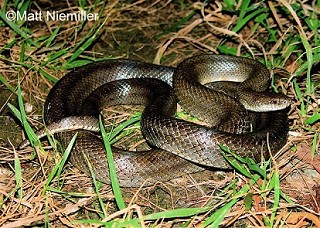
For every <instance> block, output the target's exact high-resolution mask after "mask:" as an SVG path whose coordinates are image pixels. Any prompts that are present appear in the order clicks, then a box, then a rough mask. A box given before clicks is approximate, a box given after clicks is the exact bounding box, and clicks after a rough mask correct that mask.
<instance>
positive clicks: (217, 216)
mask: <svg viewBox="0 0 320 228" xmlns="http://www.w3.org/2000/svg"><path fill="white" fill-rule="evenodd" d="M249 190H250V187H249V185H248V184H246V185H245V186H243V187H242V188H241V189H240V190H239V192H238V193H237V194H236V195H235V196H234V199H232V200H231V201H230V202H228V203H227V204H225V205H224V206H223V207H221V208H219V209H218V210H217V211H216V212H215V213H213V214H212V215H211V216H210V217H209V218H207V219H206V220H205V221H204V223H203V224H202V226H203V227H206V226H210V227H219V225H220V224H221V222H222V220H223V219H224V218H225V216H226V215H227V213H228V212H229V211H230V210H231V208H232V206H233V205H234V204H235V203H236V202H238V201H239V200H240V198H241V197H243V196H244V195H245V194H246V193H247V192H248V191H249Z"/></svg>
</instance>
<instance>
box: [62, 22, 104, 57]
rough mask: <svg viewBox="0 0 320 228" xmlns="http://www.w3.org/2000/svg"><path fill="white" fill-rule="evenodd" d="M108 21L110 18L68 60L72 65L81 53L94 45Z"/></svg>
mask: <svg viewBox="0 0 320 228" xmlns="http://www.w3.org/2000/svg"><path fill="white" fill-rule="evenodd" d="M107 19H108V17H107V18H106V19H105V20H104V21H103V22H102V24H101V25H100V26H99V28H98V29H97V30H96V32H95V33H94V34H93V35H92V36H91V37H90V38H89V39H87V41H86V42H85V43H84V44H83V45H81V46H80V47H79V48H78V49H77V50H76V51H75V52H74V53H73V55H72V56H71V58H70V59H69V60H68V63H71V62H72V61H73V60H75V59H77V58H78V57H79V56H80V55H81V53H82V52H84V51H85V50H86V49H87V48H88V47H89V46H90V45H91V44H92V43H93V41H94V40H95V39H96V36H97V35H98V33H99V32H100V30H101V29H102V28H103V26H104V24H105V23H106V21H107Z"/></svg>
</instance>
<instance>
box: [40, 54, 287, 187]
mask: <svg viewBox="0 0 320 228" xmlns="http://www.w3.org/2000/svg"><path fill="white" fill-rule="evenodd" d="M215 81H216V83H213V82H215ZM226 81H229V82H226ZM204 85H205V86H204ZM171 86H172V87H171ZM268 87H269V72H268V70H267V69H266V68H265V66H264V65H263V64H261V63H259V62H257V61H255V60H252V59H248V58H241V57H232V56H227V55H199V56H194V57H191V58H188V59H186V60H185V61H183V62H182V63H181V64H179V65H178V67H177V68H173V67H165V66H160V65H154V64H149V63H144V62H138V61H132V60H107V61H104V62H98V63H93V64H89V65H86V66H84V67H81V68H78V69H75V70H74V71H71V72H70V73H68V74H67V75H66V76H65V77H63V78H62V79H60V80H59V81H58V82H57V83H56V84H55V85H54V87H53V88H52V89H51V91H50V92H49V94H48V96H47V99H46V102H45V107H44V119H45V123H46V125H47V129H48V130H49V131H50V132H55V133H56V132H60V133H58V134H57V136H58V139H59V140H60V141H61V143H62V145H63V147H66V145H68V143H69V141H70V140H71V138H72V136H73V135H74V133H75V131H65V130H63V129H70V128H74V129H80V130H76V131H77V132H78V137H77V141H76V143H75V145H74V148H73V150H72V153H71V157H70V159H71V162H72V163H73V164H74V165H75V166H76V167H78V168H79V169H80V170H82V171H84V172H86V173H89V170H88V164H87V161H86V159H85V158H84V156H86V157H87V158H88V160H89V162H90V163H91V165H92V167H93V170H94V173H95V175H96V177H97V178H98V179H99V180H101V181H104V182H109V171H108V164H107V160H106V156H105V150H104V146H103V142H102V140H101V138H100V137H99V136H98V134H97V133H94V132H91V131H88V130H83V129H89V130H93V131H95V130H97V129H98V120H97V116H98V114H99V111H100V109H101V108H102V107H104V106H110V105H117V104H142V105H145V106H146V108H145V110H144V112H143V114H142V120H141V130H142V133H143V135H144V137H145V139H146V140H147V142H148V143H149V144H150V145H151V146H152V147H153V149H151V150H149V151H140V152H129V151H123V150H120V149H118V148H113V154H114V160H115V164H116V169H117V174H118V178H119V181H120V185H121V186H125V187H134V186H139V185H141V184H142V183H144V182H145V184H147V185H150V184H152V183H154V182H156V181H166V180H170V179H173V178H175V177H178V176H181V175H183V174H184V173H192V172H196V171H199V170H202V169H203V168H204V167H206V166H209V167H217V168H229V167H230V166H229V164H228V162H227V161H226V160H225V159H224V157H223V156H222V154H221V149H220V146H219V145H226V146H228V147H229V149H231V150H232V151H234V152H235V153H236V154H238V155H240V156H245V157H246V156H248V157H251V158H253V159H255V160H257V161H259V160H260V159H261V157H262V156H264V157H265V158H268V157H269V154H270V153H269V151H268V147H269V149H270V151H271V152H272V153H275V152H277V151H278V150H279V149H280V148H281V147H282V146H283V145H284V143H285V142H286V139H287V133H288V121H287V112H286V111H285V108H286V107H287V106H289V104H290V102H289V100H288V98H287V97H286V96H284V95H283V94H275V93H271V92H265V91H266V90H267V88H268ZM172 88H173V89H172ZM177 99H178V101H179V104H180V105H181V106H182V107H183V108H184V109H185V110H186V111H187V112H189V113H190V114H192V115H194V116H196V117H198V118H199V119H201V120H203V121H205V122H206V123H208V125H209V126H201V125H198V124H195V123H191V122H187V121H184V120H180V119H177V118H175V117H173V115H174V113H175V111H176V101H177ZM146 180H147V181H146Z"/></svg>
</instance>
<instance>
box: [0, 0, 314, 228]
mask: <svg viewBox="0 0 320 228" xmlns="http://www.w3.org/2000/svg"><path fill="white" fill-rule="evenodd" d="M151 2H152V1H151ZM224 2H227V1H224ZM224 2H223V1H213V2H210V3H209V4H206V5H204V4H202V3H200V2H192V1H171V0H168V1H154V2H153V3H150V1H146V0H140V1H136V2H134V3H133V2H131V1H109V2H108V4H106V5H104V4H103V2H102V1H101V2H100V3H98V4H95V5H94V4H93V3H92V2H91V1H89V3H88V4H87V5H88V6H89V5H90V8H91V11H92V12H101V16H100V18H99V20H98V21H96V22H88V23H84V24H82V23H80V22H65V23H61V22H58V21H47V22H44V21H40V22H28V23H26V24H24V25H21V24H20V25H21V27H27V28H28V29H29V30H30V31H31V33H30V35H29V36H30V39H31V40H34V41H36V42H37V43H38V44H39V46H37V45H32V44H30V43H28V42H26V41H25V39H24V38H22V37H21V34H17V32H14V31H13V29H12V28H10V26H8V24H6V23H4V22H3V23H1V27H0V28H1V30H0V76H1V77H2V79H6V82H5V81H4V80H2V84H1V85H0V96H1V102H0V113H1V116H0V124H1V129H0V138H1V139H0V164H1V169H0V213H1V216H0V226H3V227H20V226H29V225H32V226H48V225H50V226H53V227H62V226H70V227H79V226H81V225H80V224H79V223H74V222H75V221H79V220H81V219H82V220H84V219H89V218H90V219H96V220H99V221H112V220H114V221H116V219H119V218H123V217H126V218H128V217H130V215H131V214H133V215H134V216H133V217H137V218H142V217H143V216H144V215H147V214H149V213H153V212H158V211H163V210H167V209H173V208H192V207H202V206H204V205H207V203H208V202H213V203H212V204H213V205H219V204H220V203H221V202H225V201H224V200H225V199H224V196H226V195H228V193H230V191H232V189H229V190H228V191H226V192H225V187H226V186H228V185H229V184H230V183H232V182H233V181H235V180H238V182H237V184H236V186H237V188H240V187H242V186H244V185H245V184H246V183H248V182H249V180H248V179H247V178H245V177H244V176H242V175H240V174H238V173H234V172H227V173H214V172H211V171H205V172H203V173H199V174H195V175H190V176H186V177H183V178H179V179H178V180H173V181H170V182H168V183H158V184H156V185H155V186H152V187H148V188H142V189H123V191H124V192H123V195H124V199H125V202H126V203H127V204H128V205H129V206H128V207H127V208H126V209H125V210H120V211H119V210H118V209H117V207H116V204H115V202H114V201H115V200H114V196H113V194H112V191H111V188H110V186H108V185H102V186H101V189H100V195H101V197H102V199H103V200H104V202H105V207H106V209H107V211H108V213H109V214H108V216H107V217H105V218H103V216H101V215H102V212H101V208H100V206H99V203H98V201H97V196H96V193H95V192H94V190H93V189H94V188H93V184H92V182H91V178H90V177H86V176H84V175H83V174H81V173H80V172H79V171H78V170H76V169H75V168H73V167H72V166H71V165H67V167H66V169H65V170H64V172H63V175H62V176H61V177H60V179H59V180H54V182H53V183H52V184H51V185H50V189H49V190H48V191H46V192H43V189H44V187H45V186H46V182H47V178H48V175H49V173H50V171H51V169H52V167H53V166H54V164H56V162H57V161H58V160H59V159H60V154H59V153H57V152H53V151H52V150H50V149H47V148H45V150H46V153H45V154H43V153H42V152H41V151H40V150H36V151H34V150H33V149H32V148H28V149H27V150H23V151H17V150H16V146H17V145H18V143H19V142H20V141H21V139H22V138H23V137H25V136H24V132H23V130H22V128H21V126H19V125H18V124H17V123H18V121H17V120H16V119H15V118H13V116H12V114H11V112H10V111H9V109H8V108H7V103H8V102H10V103H13V104H14V105H16V104H17V102H16V94H15V93H13V91H10V89H11V88H12V89H11V90H15V88H16V86H17V84H18V82H19V81H20V82H21V86H22V91H23V99H24V102H25V106H26V107H28V110H27V114H28V120H29V122H30V123H31V124H32V126H34V127H35V128H40V127H41V126H42V115H41V110H42V106H43V103H44V100H45V98H46V95H47V93H48V91H49V89H50V88H51V87H52V85H53V83H52V82H51V81H50V78H49V77H46V75H48V74H49V75H51V76H53V77H54V78H57V79H58V78H60V77H62V76H63V75H64V74H65V73H66V72H67V71H66V70H65V69H63V68H61V67H63V66H65V65H66V63H67V62H68V60H69V59H70V57H71V56H72V55H73V53H74V52H75V50H74V48H75V47H77V45H78V44H79V43H81V42H82V41H83V39H84V37H85V36H86V35H87V34H92V33H91V29H92V28H95V29H97V28H98V27H99V25H101V24H102V22H103V21H104V20H106V22H105V25H104V26H103V27H102V29H101V30H100V31H99V34H97V36H96V37H95V41H94V42H93V43H92V44H91V45H90V46H89V47H87V48H86V49H85V50H84V51H83V52H82V53H81V55H80V56H79V57H78V59H89V60H90V59H93V58H103V57H106V56H113V57H124V58H132V59H138V60H143V61H147V62H155V63H159V64H163V65H172V66H175V65H177V64H178V63H179V62H180V61H181V60H182V59H184V58H187V57H189V56H192V55H194V54H198V53H203V52H205V53H207V52H210V53H232V54H237V55H242V56H246V55H247V56H251V57H254V58H257V59H260V60H264V61H265V63H266V65H267V66H268V68H269V69H270V70H271V71H272V75H273V76H274V78H275V79H276V82H275V83H274V88H275V89H277V90H280V91H282V92H283V93H285V94H287V95H288V96H289V97H290V98H292V101H293V103H292V106H291V110H290V113H289V114H290V115H289V119H290V132H289V139H288V143H287V144H286V146H285V147H284V148H283V149H282V150H281V151H280V152H279V154H278V155H277V157H276V158H277V160H276V161H277V162H276V164H274V167H275V169H278V171H279V175H280V181H281V182H280V183H281V185H280V187H281V189H282V190H283V192H284V193H285V194H287V195H288V196H289V197H290V198H291V200H292V201H293V203H291V204H289V203H287V202H285V200H283V199H282V200H281V201H280V204H279V208H280V209H279V210H278V213H277V215H276V217H275V222H274V227H278V226H279V227H281V226H284V227H308V226H309V227H310V226H314V227H317V226H318V227H320V221H319V213H320V209H319V204H320V188H319V184H320V176H319V172H320V167H319V161H320V157H319V154H318V153H319V139H318V134H319V128H320V127H319V121H317V122H315V123H312V124H306V123H305V121H306V120H307V119H308V118H309V117H311V116H313V115H314V114H315V113H316V112H318V111H319V108H318V105H319V101H320V93H319V81H320V80H319V78H320V77H319V68H318V65H317V64H316V61H317V59H319V57H317V56H320V54H319V53H318V51H317V49H318V48H319V47H318V46H317V45H319V43H317V42H318V41H317V40H319V37H318V32H319V30H318V28H316V29H315V30H312V29H311V28H310V26H309V25H308V24H307V22H306V21H307V20H306V18H315V19H316V20H318V23H319V14H320V8H319V6H317V5H316V4H317V1H291V2H290V3H291V4H290V5H289V3H288V2H287V1H285V0H280V1H268V2H263V3H258V2H257V3H255V5H256V7H257V8H256V9H255V10H252V11H251V12H250V13H252V12H254V11H258V10H260V9H265V10H266V11H265V12H264V11H263V13H267V12H268V15H267V17H266V19H262V15H263V13H261V14H259V16H261V22H260V21H259V19H258V18H257V16H255V17H253V18H252V19H251V20H249V21H248V22H246V23H244V24H243V26H240V24H241V21H240V22H239V17H240V16H241V13H240V12H241V10H242V9H241V3H242V4H244V3H245V2H246V1H235V6H234V7H233V8H232V9H231V8H230V9H228V8H227V7H226V5H225V4H224ZM231 2H232V1H231ZM252 5H253V4H250V6H252ZM0 6H1V9H3V7H4V6H5V3H4V2H2V3H0ZM7 6H9V7H13V3H12V4H11V3H9V4H8V5H7ZM31 6H32V10H33V11H39V10H40V9H41V10H43V11H45V10H64V11H77V10H78V8H77V6H76V5H75V4H74V3H73V2H63V3H54V2H50V1H39V2H38V4H32V5H31ZM233 9H236V10H233ZM7 10H9V9H7ZM86 10H89V7H87V8H86ZM193 12H195V13H194V15H193ZM187 15H192V16H191V17H190V18H189V19H186V21H184V22H183V23H181V24H179V22H181V20H183V18H186V16H187ZM247 15H249V13H247V14H246V16H247ZM244 19H245V17H244ZM244 19H243V20H244ZM314 23H316V22H314ZM238 27H239V28H238ZM56 29H59V31H58V33H57V35H56V36H55V37H54V39H53V41H52V43H51V44H50V45H49V47H46V43H42V42H44V41H46V40H47V39H45V37H48V36H50V35H51V34H54V31H55V30H56ZM162 33H163V34H162ZM159 34H162V35H159ZM42 38H43V39H42ZM303 40H305V41H308V43H307V45H306V44H304V43H302V42H303ZM10 42H12V45H9V44H10ZM6 45H9V46H7V47H6ZM308 45H310V47H308ZM61 50H66V53H64V54H63V55H61V56H59V57H57V58H56V59H52V60H50V61H48V58H49V57H52V54H54V53H58V52H59V51H61ZM308 51H311V52H312V53H313V55H314V62H311V63H310V64H311V66H312V69H311V68H310V69H311V71H310V72H309V74H308V68H306V67H304V63H306V62H307V61H310V58H308ZM44 63H46V64H44ZM43 72H45V73H43ZM308 76H310V77H309V78H308ZM309 79H311V82H312V83H311V84H310V81H309ZM295 82H296V83H297V85H298V87H299V89H300V91H301V94H302V98H300V97H299V91H298V89H297V88H296V87H295V84H294V83H295ZM311 85H312V86H313V87H312V86H311ZM16 106H17V105H16ZM112 112H113V113H114V115H117V116H118V118H119V115H120V117H121V118H122V117H125V116H127V110H126V109H125V110H123V109H120V110H113V111H112ZM140 142H141V141H140V140H138V142H137V143H134V144H135V145H138V144H140ZM44 144H45V143H44ZM312 151H314V152H315V154H312ZM15 158H19V159H20V162H21V167H22V184H21V189H20V191H21V192H20V194H19V191H17V189H16V186H17V185H16V181H17V177H15V173H16V167H14V160H15ZM60 187H62V188H61V189H60ZM251 188H252V189H251V190H250V192H252V193H254V194H253V197H252V198H253V200H254V201H253V205H252V207H251V209H250V210H245V207H244V203H243V200H241V201H239V202H238V203H237V204H236V205H235V206H233V208H232V210H231V211H230V212H229V213H228V214H227V215H226V217H225V219H224V220H223V221H222V225H224V226H239V227H243V226H246V227H247V226H254V227H263V226H265V225H266V223H265V221H264V216H267V217H269V216H270V215H271V214H272V212H273V211H272V207H270V205H272V203H273V194H272V193H270V194H268V195H267V196H266V195H265V196H263V194H261V190H260V189H258V188H257V186H256V185H252V186H251ZM264 197H265V198H264ZM269 197H270V198H269ZM213 208H215V207H213ZM210 213H211V211H209V212H208V213H207V214H206V213H205V214H201V215H198V216H194V217H191V216H190V217H187V218H175V219H167V220H163V221H162V220H160V221H157V222H154V221H151V222H150V221H149V222H148V221H144V222H143V223H142V224H141V225H142V226H143V225H145V226H152V224H154V225H155V226H159V227H162V226H164V227H171V226H176V227H179V226H181V225H182V224H185V223H184V222H185V221H189V222H190V223H189V225H186V226H188V227H193V226H196V227H198V226H199V227H201V224H202V221H204V220H205V219H206V218H207V217H208V216H210ZM88 226H93V227H95V226H98V225H97V224H95V223H94V222H92V223H90V225H88Z"/></svg>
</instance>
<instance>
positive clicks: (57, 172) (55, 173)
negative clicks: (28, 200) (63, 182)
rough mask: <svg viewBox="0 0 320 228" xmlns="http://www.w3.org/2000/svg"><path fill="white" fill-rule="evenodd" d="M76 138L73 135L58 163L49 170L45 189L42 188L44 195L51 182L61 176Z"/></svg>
mask: <svg viewBox="0 0 320 228" xmlns="http://www.w3.org/2000/svg"><path fill="white" fill-rule="evenodd" d="M76 138H77V134H75V135H74V136H73V137H72V139H71V141H70V143H69V144H68V146H67V148H66V150H65V151H64V153H63V154H62V157H61V159H60V161H59V162H58V163H57V164H56V165H55V166H54V167H53V169H52V170H51V172H50V174H49V176H48V178H47V181H46V184H45V187H44V190H43V193H45V192H46V191H47V190H48V187H49V185H50V184H51V182H52V180H53V179H54V178H55V177H57V178H58V179H59V178H60V176H61V173H62V171H63V169H64V166H65V164H66V162H67V159H68V157H69V155H70V152H71V150H72V147H73V145H74V143H75V141H76Z"/></svg>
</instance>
